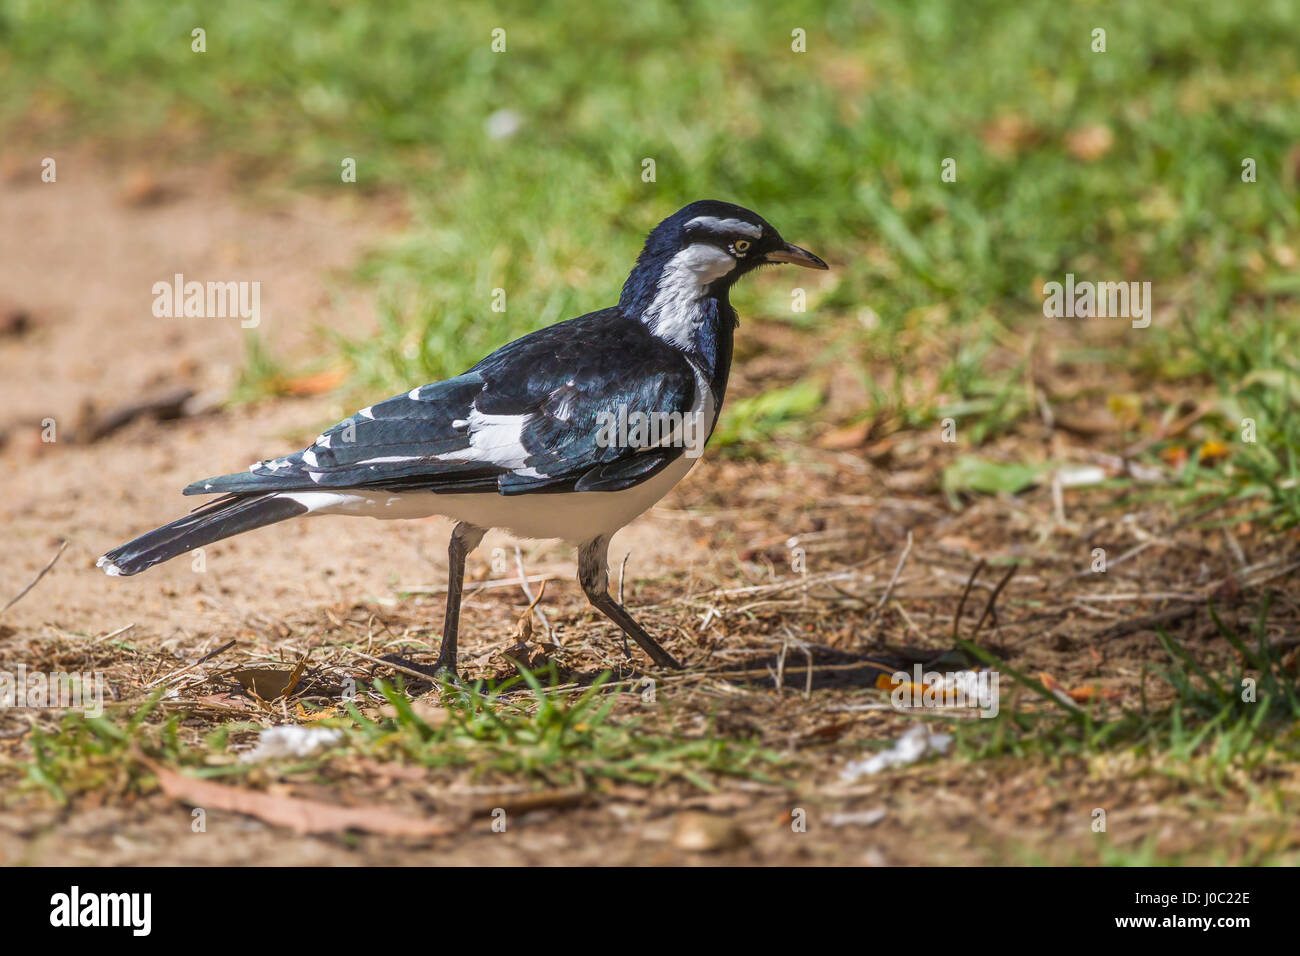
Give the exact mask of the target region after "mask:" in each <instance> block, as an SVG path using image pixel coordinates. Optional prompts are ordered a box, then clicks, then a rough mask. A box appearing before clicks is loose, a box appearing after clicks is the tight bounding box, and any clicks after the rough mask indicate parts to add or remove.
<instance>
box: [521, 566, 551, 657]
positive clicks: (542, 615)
mask: <svg viewBox="0 0 1300 956" xmlns="http://www.w3.org/2000/svg"><path fill="white" fill-rule="evenodd" d="M515 566H516V567H518V568H519V586H520V587H521V588H523V589H524V596H525V597H527V598H528V601H529V605H528V609H529V610H530V611H532V612H533V613H534V614H536V615H537V619H538V620H539V621H541V622H542V627H544V628H546V641H547V643H548V644H554V643H556V641H555V635H554V633H552V631H551V622H550V621H548V620H547V619H546V612H545V611H543V610H542V609H541V608H540V607H538V606H537V601H538V598H535V597H533V589H532V588H530V587H529V586H528V575H527V574H526V573H524V553H523V552H522V551H520V550H519V545H515ZM543 583H544V582H543Z"/></svg>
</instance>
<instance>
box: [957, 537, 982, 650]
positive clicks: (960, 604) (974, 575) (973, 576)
mask: <svg viewBox="0 0 1300 956" xmlns="http://www.w3.org/2000/svg"><path fill="white" fill-rule="evenodd" d="M983 570H984V559H983V558H980V559H979V561H977V562H976V563H975V567H974V568H973V569H972V570H971V573H970V577H968V578H967V579H966V590H964V591H962V592H961V600H960V601H959V602H957V613H956V614H954V615H953V616H952V639H953V641H954V642H955V641H956V640H957V639H958V638H959V637H960V636H961V612H962V611H964V610H966V598H967V597H969V596H970V589H971V587H972V585H974V584H975V579H976V578H977V577H979V573H980V572H981V571H983Z"/></svg>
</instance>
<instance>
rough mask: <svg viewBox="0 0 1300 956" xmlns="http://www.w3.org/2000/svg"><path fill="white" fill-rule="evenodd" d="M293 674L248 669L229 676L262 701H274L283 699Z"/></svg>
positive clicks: (256, 668)
mask: <svg viewBox="0 0 1300 956" xmlns="http://www.w3.org/2000/svg"><path fill="white" fill-rule="evenodd" d="M295 670H296V668H295ZM294 673H295V671H277V670H273V669H271V668H269V667H249V668H247V669H245V670H242V671H235V672H234V673H233V674H231V675H230V676H231V677H233V678H234V679H235V680H237V681H239V684H240V686H241V687H243V688H244V690H246V691H249V692H250V693H254V694H256V695H257V696H258V697H260V698H262V700H275V699H276V698H277V697H283V696H284V693H285V691H286V690H287V689H289V687H290V686H291V684H292V683H293V682H294Z"/></svg>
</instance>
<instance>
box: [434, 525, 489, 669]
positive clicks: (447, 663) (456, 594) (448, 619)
mask: <svg viewBox="0 0 1300 956" xmlns="http://www.w3.org/2000/svg"><path fill="white" fill-rule="evenodd" d="M482 540H483V529H482V528H476V527H474V526H473V525H472V524H465V522H463V521H461V522H459V523H458V524H457V525H456V527H455V528H453V529H452V532H451V543H450V544H449V545H448V546H447V612H446V614H445V615H444V616H443V619H442V647H441V649H440V650H439V651H438V661H437V663H436V664H434V665H433V669H434V671H443V670H445V671H447V672H448V673H449V674H451V675H452V676H455V674H456V635H457V633H458V632H459V630H460V598H461V594H462V593H463V591H464V586H465V558H467V557H468V556H469V553H470V552H471V551H473V550H474V549H475V548H477V547H478V543H479V542H480V541H482Z"/></svg>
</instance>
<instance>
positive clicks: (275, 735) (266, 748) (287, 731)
mask: <svg viewBox="0 0 1300 956" xmlns="http://www.w3.org/2000/svg"><path fill="white" fill-rule="evenodd" d="M342 739H343V731H341V730H333V729H331V728H329V727H299V726H298V725H297V724H285V725H284V726H282V727H267V728H266V729H265V730H263V731H262V734H261V736H260V737H258V739H257V746H256V747H254V748H253V749H252V750H250V751H249V752H248V753H246V754H244V756H243V758H242V759H243V761H244V763H258V762H260V761H262V760H274V759H275V758H276V757H310V756H311V755H312V754H315V753H320V752H321V751H322V750H324V749H326V748H327V747H333V746H334V745H335V744H336V743H338V742H339V741H340V740H342Z"/></svg>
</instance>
